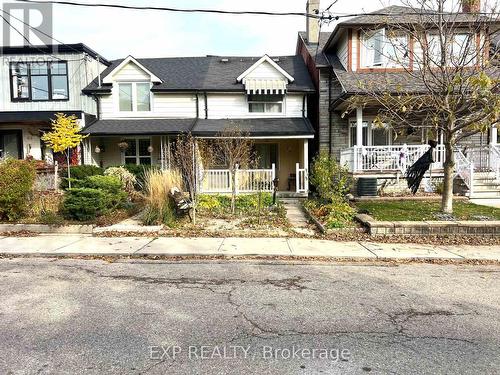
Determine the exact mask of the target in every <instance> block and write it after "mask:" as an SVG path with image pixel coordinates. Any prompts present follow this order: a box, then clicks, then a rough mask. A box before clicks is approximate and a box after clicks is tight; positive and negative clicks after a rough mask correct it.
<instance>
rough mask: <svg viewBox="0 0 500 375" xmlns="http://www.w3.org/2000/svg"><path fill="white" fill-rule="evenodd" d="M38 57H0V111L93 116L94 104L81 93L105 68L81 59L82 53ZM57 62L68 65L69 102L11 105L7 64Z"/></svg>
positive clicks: (89, 60) (91, 60) (90, 60)
mask: <svg viewBox="0 0 500 375" xmlns="http://www.w3.org/2000/svg"><path fill="white" fill-rule="evenodd" d="M53 56H54V57H52V56H48V55H46V54H40V55H22V56H21V55H20V56H15V55H4V56H1V57H0V59H1V60H0V61H1V65H2V66H1V67H0V82H1V83H2V90H1V92H0V111H84V112H86V113H90V114H94V115H95V114H96V104H95V101H94V100H93V99H92V98H91V97H89V96H87V95H84V94H82V92H81V90H82V89H83V88H84V87H85V86H87V85H88V84H89V83H90V82H91V81H92V80H93V79H94V77H96V76H97V72H98V69H99V68H100V69H101V71H102V70H104V69H105V66H104V65H102V64H100V66H98V63H97V62H96V61H95V60H93V59H84V54H83V53H74V54H54V55H53ZM56 58H59V59H61V60H67V61H68V80H69V100H68V101H60V102H51V101H39V102H13V101H12V100H11V88H10V72H9V61H12V62H14V61H20V62H22V61H27V62H28V61H58V60H57V59H56Z"/></svg>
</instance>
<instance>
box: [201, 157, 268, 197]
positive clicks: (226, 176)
mask: <svg viewBox="0 0 500 375" xmlns="http://www.w3.org/2000/svg"><path fill="white" fill-rule="evenodd" d="M201 173H202V179H201V183H200V186H199V189H200V192H201V193H230V192H232V190H233V181H232V176H231V171H230V170H229V169H205V170H203V171H202V172H201ZM275 177H276V167H275V165H274V164H273V165H272V167H271V169H238V170H237V171H236V178H235V180H236V184H235V185H236V192H237V193H251V192H257V191H269V192H271V191H273V189H274V185H273V180H274V178H275Z"/></svg>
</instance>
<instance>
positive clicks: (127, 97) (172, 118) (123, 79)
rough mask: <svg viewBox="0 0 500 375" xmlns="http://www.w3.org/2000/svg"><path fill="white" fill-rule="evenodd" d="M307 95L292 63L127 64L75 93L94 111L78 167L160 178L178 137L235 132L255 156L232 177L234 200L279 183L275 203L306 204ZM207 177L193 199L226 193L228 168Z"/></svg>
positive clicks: (298, 62)
mask: <svg viewBox="0 0 500 375" xmlns="http://www.w3.org/2000/svg"><path fill="white" fill-rule="evenodd" d="M314 92H315V88H314V85H313V83H312V81H311V78H310V76H309V72H308V69H307V67H306V65H305V64H304V62H303V60H302V58H301V57H300V56H275V57H270V56H267V55H264V56H262V57H236V56H206V57H177V58H144V59H142V58H134V57H132V56H128V57H127V58H124V59H120V60H116V61H112V62H111V64H110V66H109V67H108V68H107V69H106V70H105V71H103V72H102V74H100V75H99V76H98V77H96V79H94V80H93V81H92V82H91V83H90V84H89V85H88V86H87V87H85V88H84V89H83V93H85V94H86V95H88V96H89V98H94V99H95V100H96V101H97V103H98V110H97V119H96V120H95V121H94V122H91V123H87V124H86V127H85V128H84V129H83V132H84V133H86V134H89V135H90V137H88V138H87V139H86V140H85V142H84V152H83V160H84V163H85V164H94V165H100V166H103V167H108V166H115V165H122V164H136V165H158V166H161V167H162V168H169V166H170V161H171V160H170V159H169V158H170V157H175V155H173V156H171V154H170V152H169V150H170V149H171V145H172V143H173V142H175V141H176V138H177V137H178V136H179V134H183V133H191V134H192V135H193V136H195V137H198V138H213V137H217V136H218V135H220V134H221V132H223V131H224V130H226V129H229V128H238V129H239V130H240V131H241V132H242V133H244V134H246V135H248V136H249V137H251V138H253V140H254V142H255V151H256V153H257V156H258V159H257V160H258V166H256V169H252V170H241V171H240V172H239V173H240V175H239V176H240V178H239V181H240V184H241V185H240V186H238V190H239V191H242V192H250V191H256V190H257V189H259V186H260V187H262V186H264V190H269V191H271V190H272V189H273V183H272V182H273V180H274V178H275V177H278V178H279V186H278V188H279V191H280V192H282V193H283V194H285V193H288V194H292V195H297V194H298V195H307V193H308V165H309V140H311V139H313V138H314V129H313V128H312V125H311V123H310V121H309V119H308V117H307V116H308V113H307V106H308V103H307V102H308V96H309V95H310V94H313V93H314ZM210 168H211V169H209V170H205V173H207V174H208V177H207V178H206V179H205V182H204V183H203V186H202V187H201V189H202V190H203V191H206V192H230V191H231V186H230V184H231V183H230V175H229V170H228V169H226V168H227V166H220V167H210ZM256 176H258V178H257V177H256ZM257 179H259V181H257Z"/></svg>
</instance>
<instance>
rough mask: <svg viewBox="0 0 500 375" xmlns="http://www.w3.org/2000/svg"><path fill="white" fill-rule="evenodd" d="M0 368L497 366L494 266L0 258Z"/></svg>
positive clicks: (414, 369)
mask: <svg viewBox="0 0 500 375" xmlns="http://www.w3.org/2000/svg"><path fill="white" fill-rule="evenodd" d="M0 283H1V284H0V288H1V293H2V299H1V301H2V302H1V304H0V373H2V374H10V373H13V374H17V373H19V374H46V373H54V374H66V373H67V374H79V373H86V374H105V373H112V374H127V373H134V374H135V373H152V374H249V373H256V374H316V373H325V374H327V373H328V374H329V373H356V374H367V373H391V374H392V373H393V374H396V373H398V374H409V373H415V374H431V373H432V374H436V373H447V374H458V373H470V374H480V373H489V374H491V373H498V372H499V371H500V266H469V265H425V264H414V265H399V266H391V265H387V264H385V265H361V264H360V265H355V264H353V265H349V264H336V265H335V264H311V263H309V264H289V263H288V264H285V263H279V264H272V263H259V262H255V261H254V262H183V263H176V262H172V263H169V262H163V261H157V262H148V261H120V262H116V263H107V262H104V261H100V260H95V261H94V260H91V261H89V260H69V259H68V260H63V259H60V260H51V259H11V260H9V259H2V260H0Z"/></svg>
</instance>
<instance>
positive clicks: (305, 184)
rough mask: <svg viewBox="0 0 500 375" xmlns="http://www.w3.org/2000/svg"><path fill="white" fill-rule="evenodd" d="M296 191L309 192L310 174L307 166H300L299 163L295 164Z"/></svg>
mask: <svg viewBox="0 0 500 375" xmlns="http://www.w3.org/2000/svg"><path fill="white" fill-rule="evenodd" d="M295 180H296V182H295V185H296V186H295V191H296V192H297V193H307V191H308V190H309V175H308V173H307V168H300V165H299V163H296V164H295Z"/></svg>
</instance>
